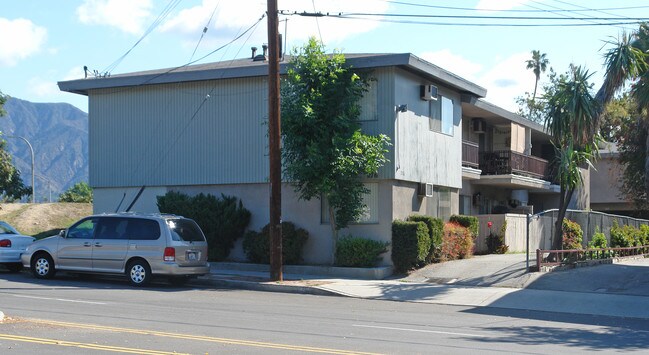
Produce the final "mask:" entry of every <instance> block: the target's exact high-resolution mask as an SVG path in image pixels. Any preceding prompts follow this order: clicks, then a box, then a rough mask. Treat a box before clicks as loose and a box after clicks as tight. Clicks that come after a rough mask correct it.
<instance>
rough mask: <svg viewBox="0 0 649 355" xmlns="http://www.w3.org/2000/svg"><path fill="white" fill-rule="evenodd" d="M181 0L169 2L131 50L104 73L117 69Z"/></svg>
mask: <svg viewBox="0 0 649 355" xmlns="http://www.w3.org/2000/svg"><path fill="white" fill-rule="evenodd" d="M181 1H182V0H170V1H169V3H168V4H167V6H166V7H165V8H164V9H163V10H162V12H161V13H160V14H159V15H158V17H157V18H156V19H155V21H153V23H151V25H150V26H149V28H147V30H146V31H144V33H143V34H142V36H141V37H140V39H138V40H137V41H136V42H135V43H134V44H133V46H131V48H130V49H129V50H127V51H126V53H124V54H122V56H121V57H119V58H117V60H115V61H114V62H113V63H112V64H111V65H109V66H108V67H106V69H104V70H103V71H102V73H106V74H107V73H110V72H111V71H113V70H115V68H117V66H118V65H119V64H120V63H121V62H122V61H123V60H124V58H126V56H127V55H128V54H129V53H131V51H132V50H133V49H135V47H137V45H138V44H140V42H142V40H144V38H146V36H148V35H149V34H150V33H151V32H153V30H154V29H155V28H156V27H158V26H159V25H160V24H161V23H162V21H164V19H165V18H166V17H167V16H169V14H170V13H171V12H172V11H173V9H175V8H176V6H178V4H180V2H181Z"/></svg>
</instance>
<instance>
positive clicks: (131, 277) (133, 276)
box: [126, 260, 151, 286]
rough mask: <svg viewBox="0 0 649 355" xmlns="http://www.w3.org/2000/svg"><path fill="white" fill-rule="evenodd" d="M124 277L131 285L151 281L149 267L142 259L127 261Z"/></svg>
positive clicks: (141, 284)
mask: <svg viewBox="0 0 649 355" xmlns="http://www.w3.org/2000/svg"><path fill="white" fill-rule="evenodd" d="M126 277H128V281H129V282H130V283H131V285H133V286H144V285H146V284H148V283H149V281H151V267H149V264H148V263H147V262H146V261H144V260H134V261H131V262H130V263H128V267H127V268H126Z"/></svg>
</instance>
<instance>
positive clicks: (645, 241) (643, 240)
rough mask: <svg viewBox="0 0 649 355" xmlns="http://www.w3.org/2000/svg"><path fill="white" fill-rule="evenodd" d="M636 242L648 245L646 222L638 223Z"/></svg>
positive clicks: (648, 233)
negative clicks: (638, 230) (638, 231)
mask: <svg viewBox="0 0 649 355" xmlns="http://www.w3.org/2000/svg"><path fill="white" fill-rule="evenodd" d="M638 243H639V244H638V245H649V226H648V225H646V224H641V225H640V233H639V240H638Z"/></svg>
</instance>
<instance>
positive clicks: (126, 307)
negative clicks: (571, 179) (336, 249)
mask: <svg viewBox="0 0 649 355" xmlns="http://www.w3.org/2000/svg"><path fill="white" fill-rule="evenodd" d="M0 310H2V311H4V312H5V315H6V317H7V319H6V320H5V322H4V323H1V324H0V353H1V354H34V353H39V354H105V353H110V352H112V353H137V354H171V353H189V354H215V353H228V354H261V353H263V354H268V353H270V354H273V353H277V354H280V353H281V354H286V353H325V354H364V353H365V354H366V353H381V354H431V353H442V354H466V353H469V352H473V353H481V354H490V353H493V354H495V353H502V352H510V353H518V354H548V353H561V354H570V353H583V352H589V351H598V352H600V353H612V352H620V351H623V352H646V349H647V348H649V324H646V323H647V322H645V321H641V320H634V319H625V318H610V317H595V316H580V315H573V314H556V313H546V312H533V311H516V310H505V309H498V308H488V307H482V308H471V307H457V306H444V305H434V304H419V303H404V302H393V301H377V300H359V299H351V298H344V297H332V296H313V295H296V294H283V293H270V292H259V291H241V290H232V289H220V288H203V289H192V288H175V287H171V286H168V285H165V284H159V285H153V286H152V287H149V288H146V289H136V288H132V287H130V286H129V285H128V284H126V282H124V281H122V280H110V279H99V278H83V279H79V278H76V277H60V278H57V279H55V280H48V281H37V280H34V279H32V278H31V276H29V275H28V274H25V273H23V274H17V275H16V274H8V273H3V272H0Z"/></svg>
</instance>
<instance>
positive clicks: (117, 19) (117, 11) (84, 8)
mask: <svg viewBox="0 0 649 355" xmlns="http://www.w3.org/2000/svg"><path fill="white" fill-rule="evenodd" d="M152 7H153V5H152V3H151V0H84V2H83V4H81V5H80V6H79V7H78V8H77V16H78V17H79V21H81V23H84V24H89V25H106V26H111V27H115V28H118V29H119V30H121V31H124V32H127V33H131V34H141V33H142V32H143V28H144V22H145V21H146V20H147V19H148V18H149V16H150V15H151V11H150V10H151V8H152Z"/></svg>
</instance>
